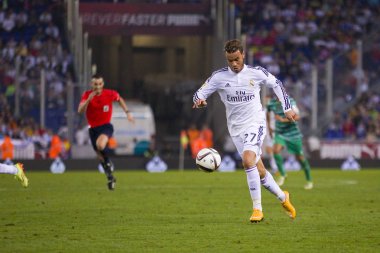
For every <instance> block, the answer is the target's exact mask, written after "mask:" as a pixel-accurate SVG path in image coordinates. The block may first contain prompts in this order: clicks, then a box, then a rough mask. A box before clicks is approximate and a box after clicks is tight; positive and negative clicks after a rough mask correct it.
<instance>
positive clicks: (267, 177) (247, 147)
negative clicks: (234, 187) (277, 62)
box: [193, 39, 296, 222]
mask: <svg viewBox="0 0 380 253" xmlns="http://www.w3.org/2000/svg"><path fill="white" fill-rule="evenodd" d="M224 51H225V57H226V60H227V63H228V67H225V68H222V69H220V70H217V71H215V72H214V73H213V74H212V75H211V76H210V77H209V78H208V79H207V80H206V82H205V83H204V84H203V85H202V87H201V88H199V89H198V91H197V92H196V93H195V94H194V97H193V102H194V104H193V108H201V107H205V106H206V105H207V102H206V99H207V98H208V97H209V96H210V95H211V94H212V93H214V92H215V91H217V92H218V93H219V96H220V98H221V100H222V102H223V103H224V105H225V108H226V117H227V126H228V131H229V133H230V135H231V137H232V140H233V142H234V144H235V146H236V149H237V150H238V152H239V154H240V156H241V157H242V160H243V166H244V169H245V172H246V175H247V182H248V188H249V192H250V195H251V199H252V202H253V213H252V216H251V217H250V221H251V222H260V221H262V220H263V219H264V214H263V211H262V205H261V187H260V185H261V184H262V185H263V186H264V187H265V188H266V189H267V190H269V191H270V192H271V193H273V194H274V195H275V196H276V197H277V198H278V199H279V200H280V201H281V203H282V206H283V207H284V208H285V210H286V212H287V213H288V215H289V216H290V217H291V218H292V219H294V218H295V217H296V210H295V208H294V207H293V205H292V204H291V203H290V199H289V193H288V192H287V191H282V190H281V189H280V187H279V186H278V185H277V183H276V181H275V180H274V179H273V177H272V175H271V174H270V173H269V172H268V171H267V170H266V169H265V167H264V164H263V162H262V161H261V158H260V156H261V146H262V144H263V141H264V138H265V134H266V115H265V112H264V110H263V108H262V104H261V100H260V89H261V85H265V86H267V87H269V88H272V89H273V91H274V92H275V94H276V95H277V97H278V98H279V100H280V101H281V104H282V107H283V110H284V113H285V115H286V117H287V118H288V119H289V120H294V119H293V117H295V113H294V112H293V110H292V108H291V105H290V102H289V99H288V95H287V94H286V92H285V89H284V87H283V86H282V83H281V81H279V80H278V79H276V78H275V77H274V76H273V75H272V74H271V73H269V72H268V71H267V70H266V69H264V68H262V67H252V66H248V65H245V64H244V49H243V46H242V44H241V42H240V41H239V40H236V39H234V40H230V41H227V42H226V43H225V46H224Z"/></svg>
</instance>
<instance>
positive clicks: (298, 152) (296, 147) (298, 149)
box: [287, 138, 313, 190]
mask: <svg viewBox="0 0 380 253" xmlns="http://www.w3.org/2000/svg"><path fill="white" fill-rule="evenodd" d="M287 149H288V151H289V153H290V154H294V155H295V156H296V159H297V161H298V162H299V163H300V164H301V168H302V170H303V171H304V172H305V177H306V181H307V183H306V185H305V187H304V188H305V189H306V190H310V189H312V188H313V181H312V178H311V169H310V164H309V161H308V160H307V158H306V157H305V155H304V152H303V147H302V138H298V139H295V140H291V141H287Z"/></svg>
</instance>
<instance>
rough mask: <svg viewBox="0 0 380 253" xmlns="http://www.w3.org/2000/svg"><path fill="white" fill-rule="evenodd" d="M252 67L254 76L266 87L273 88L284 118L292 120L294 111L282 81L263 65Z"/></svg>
mask: <svg viewBox="0 0 380 253" xmlns="http://www.w3.org/2000/svg"><path fill="white" fill-rule="evenodd" d="M254 69H255V70H254V71H255V72H254V75H255V76H256V78H257V79H259V80H261V81H262V83H263V84H264V85H266V86H267V87H269V88H272V89H273V91H274V93H275V94H276V96H277V98H278V100H279V101H280V102H281V105H282V109H283V111H284V113H285V116H286V118H288V119H289V120H290V121H294V117H295V113H294V111H293V110H292V106H291V105H290V100H289V96H288V94H287V93H286V91H285V88H284V86H283V85H282V82H281V81H280V80H278V79H277V78H276V77H275V76H274V75H272V74H271V73H269V71H268V70H266V69H265V68H263V67H260V66H258V67H255V68H254Z"/></svg>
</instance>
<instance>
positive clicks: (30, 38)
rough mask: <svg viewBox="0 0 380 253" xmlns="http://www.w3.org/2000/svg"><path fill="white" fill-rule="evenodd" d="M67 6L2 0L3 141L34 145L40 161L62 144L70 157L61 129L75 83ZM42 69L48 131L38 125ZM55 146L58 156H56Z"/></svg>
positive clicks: (0, 111)
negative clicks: (67, 93)
mask: <svg viewBox="0 0 380 253" xmlns="http://www.w3.org/2000/svg"><path fill="white" fill-rule="evenodd" d="M63 4H64V1H58V0H53V1H48V0H12V1H10V0H2V1H1V9H0V54H1V57H0V139H5V138H6V137H10V138H11V139H13V140H25V141H27V142H31V143H34V145H35V147H36V148H35V150H36V154H35V156H36V158H47V157H50V158H54V157H56V156H57V154H56V153H57V147H56V146H57V145H58V146H60V147H61V148H60V150H61V151H62V152H59V154H61V155H62V156H66V155H68V149H69V147H70V144H69V143H68V140H67V134H66V131H65V130H62V129H64V128H61V127H62V126H63V123H64V117H65V115H64V113H65V110H66V98H65V84H66V82H67V80H70V79H72V78H73V75H72V73H73V69H72V56H71V55H70V53H69V50H68V48H67V43H66V41H65V40H63V38H64V36H63V34H62V33H63V22H64V15H65V11H64V7H63ZM41 70H44V72H45V83H46V104H45V106H46V109H47V110H46V125H47V127H46V128H41V127H40V126H39V123H37V120H38V119H39V117H40V115H39V113H40V111H39V108H40V95H41V90H40V83H41V81H40V80H41ZM16 87H19V89H18V91H19V94H18V97H19V103H16V95H17V94H16V91H17V88H16ZM16 105H18V106H19V107H18V108H16ZM16 111H18V115H16V114H17V113H16ZM58 133H59V135H58ZM57 139H58V140H59V141H57ZM57 143H58V144H57ZM54 147H55V150H56V151H52V150H54Z"/></svg>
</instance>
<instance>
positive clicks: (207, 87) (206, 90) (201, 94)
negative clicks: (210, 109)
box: [193, 77, 216, 108]
mask: <svg viewBox="0 0 380 253" xmlns="http://www.w3.org/2000/svg"><path fill="white" fill-rule="evenodd" d="M211 78H212V77H210V78H209V79H207V81H206V82H205V83H204V84H203V85H202V87H200V88H199V89H198V90H197V92H195V94H194V96H193V108H202V107H205V106H207V102H206V99H207V98H208V97H209V96H210V95H211V94H212V93H214V92H215V91H216V86H215V85H214V83H213V80H212V79H211ZM213 79H215V78H213ZM211 80H212V81H211Z"/></svg>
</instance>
